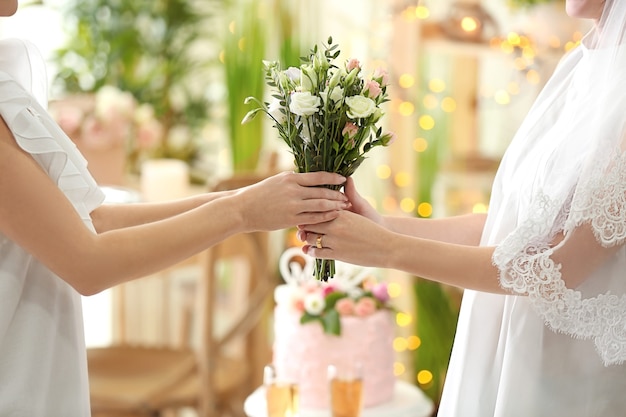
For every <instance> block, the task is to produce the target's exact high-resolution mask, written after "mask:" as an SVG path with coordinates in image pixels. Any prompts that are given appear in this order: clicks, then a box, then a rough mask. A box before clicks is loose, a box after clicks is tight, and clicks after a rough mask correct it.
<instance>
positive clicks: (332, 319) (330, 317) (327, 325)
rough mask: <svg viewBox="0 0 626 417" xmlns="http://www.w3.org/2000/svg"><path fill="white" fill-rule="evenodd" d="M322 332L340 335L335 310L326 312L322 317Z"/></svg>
mask: <svg viewBox="0 0 626 417" xmlns="http://www.w3.org/2000/svg"><path fill="white" fill-rule="evenodd" d="M322 325H323V326H324V332H325V333H327V334H334V335H337V336H339V335H340V334H341V319H340V316H339V313H338V312H337V310H335V309H332V310H328V311H326V312H325V313H324V315H323V316H322Z"/></svg>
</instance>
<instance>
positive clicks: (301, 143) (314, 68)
mask: <svg viewBox="0 0 626 417" xmlns="http://www.w3.org/2000/svg"><path fill="white" fill-rule="evenodd" d="M339 55H340V50H339V48H338V46H337V45H336V44H333V41H332V38H328V41H327V45H324V47H323V48H318V46H317V45H316V46H315V47H313V49H311V51H310V54H309V55H308V56H307V57H304V58H302V64H301V65H300V67H299V68H294V67H291V68H288V69H286V70H283V69H282V68H281V66H280V63H279V62H276V61H271V62H264V66H265V79H266V82H267V84H268V85H269V86H270V87H271V89H272V90H273V91H272V99H271V101H270V102H269V103H268V102H262V101H261V100H259V99H257V98H255V97H248V98H247V99H246V103H249V102H251V101H253V102H255V103H256V104H257V105H258V107H257V108H255V109H253V110H251V111H249V112H248V114H247V115H246V117H245V118H244V120H243V121H242V123H245V122H246V121H249V120H251V119H252V118H254V117H255V116H256V114H257V113H258V112H259V111H262V112H264V113H265V114H266V115H267V116H269V117H270V118H271V119H272V121H273V122H274V127H275V128H276V129H277V130H278V133H279V135H280V137H281V138H282V140H284V141H285V143H286V144H287V145H288V146H289V148H290V150H291V152H292V154H293V156H294V161H295V165H296V167H297V170H298V172H313V171H328V172H335V173H338V174H341V175H343V176H346V177H347V176H350V175H352V174H353V173H354V172H355V171H356V169H357V168H358V167H359V165H361V163H362V162H363V160H364V159H365V156H364V155H365V154H366V153H367V152H368V151H369V150H370V149H372V148H373V147H375V146H387V145H389V144H391V143H392V142H393V139H394V135H393V133H383V129H382V128H381V127H378V125H377V124H378V122H379V121H380V120H381V118H382V116H383V114H384V113H383V111H382V110H381V108H380V105H381V104H383V103H385V102H387V101H389V99H388V97H387V86H388V84H389V80H388V75H387V73H386V72H385V71H384V70H382V69H376V70H374V72H373V73H372V74H371V75H369V76H365V75H364V74H363V72H364V71H363V69H362V67H361V64H360V63H359V61H358V60H356V59H349V60H346V61H345V62H344V63H343V64H341V65H336V64H335V63H334V61H335V60H336V59H337V57H338V56H339ZM329 187H330V186H329ZM333 188H334V186H333ZM337 188H339V187H337ZM314 274H315V277H316V278H317V279H318V280H323V281H326V280H328V278H332V277H333V276H334V275H335V264H334V261H332V260H323V259H318V260H316V263H315V271H314Z"/></svg>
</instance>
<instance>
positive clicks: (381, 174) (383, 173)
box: [376, 165, 391, 180]
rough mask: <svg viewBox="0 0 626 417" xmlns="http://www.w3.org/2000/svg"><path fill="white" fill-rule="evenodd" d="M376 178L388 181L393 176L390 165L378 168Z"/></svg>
mask: <svg viewBox="0 0 626 417" xmlns="http://www.w3.org/2000/svg"><path fill="white" fill-rule="evenodd" d="M376 176H377V177H378V178H380V179H383V180H385V179H387V178H389V177H390V176H391V168H390V167H389V165H379V166H378V167H377V168H376Z"/></svg>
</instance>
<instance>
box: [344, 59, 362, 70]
mask: <svg viewBox="0 0 626 417" xmlns="http://www.w3.org/2000/svg"><path fill="white" fill-rule="evenodd" d="M355 68H361V63H360V62H359V60H358V59H356V58H352V59H350V60H349V61H348V62H347V63H346V70H347V71H348V72H350V71H352V70H353V69H355Z"/></svg>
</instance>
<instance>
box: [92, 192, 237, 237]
mask: <svg viewBox="0 0 626 417" xmlns="http://www.w3.org/2000/svg"><path fill="white" fill-rule="evenodd" d="M232 194H233V192H232V191H223V192H215V193H204V194H198V195H196V196H193V197H189V198H185V199H181V200H174V201H166V202H161V203H137V204H103V205H102V206H100V207H98V208H97V209H95V210H94V211H92V212H91V219H92V221H93V224H94V226H95V228H96V230H97V231H98V233H102V232H106V231H110V230H115V229H121V228H124V227H130V226H137V225H140V224H145V223H151V222H154V221H158V220H163V219H166V218H168V217H172V216H175V215H177V214H181V213H184V212H186V211H189V210H191V209H194V208H196V207H199V206H201V205H203V204H206V203H208V202H210V201H213V200H215V199H217V198H220V197H224V196H228V195H232Z"/></svg>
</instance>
